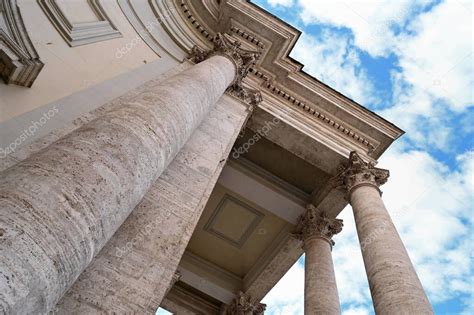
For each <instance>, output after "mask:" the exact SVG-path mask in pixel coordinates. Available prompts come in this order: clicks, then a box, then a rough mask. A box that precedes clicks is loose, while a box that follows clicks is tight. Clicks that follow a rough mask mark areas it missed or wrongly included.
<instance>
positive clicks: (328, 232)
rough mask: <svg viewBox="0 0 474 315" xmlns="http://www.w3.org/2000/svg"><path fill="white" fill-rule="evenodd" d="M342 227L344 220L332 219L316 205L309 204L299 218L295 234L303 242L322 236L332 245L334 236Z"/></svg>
mask: <svg viewBox="0 0 474 315" xmlns="http://www.w3.org/2000/svg"><path fill="white" fill-rule="evenodd" d="M342 227H343V223H342V220H340V219H331V218H329V217H328V216H327V215H326V214H325V213H324V212H323V211H320V210H319V209H317V208H316V207H315V206H314V205H312V204H308V205H307V206H306V212H305V213H304V214H303V215H301V216H300V217H299V219H298V224H297V225H296V230H295V233H294V235H295V236H296V237H297V238H298V239H300V240H302V241H303V242H305V241H307V240H309V239H311V238H314V237H316V238H321V239H323V240H325V241H327V242H328V243H329V244H330V245H331V247H332V246H333V245H334V244H335V243H334V241H333V240H332V237H333V236H334V235H336V234H338V233H339V232H341V231H342Z"/></svg>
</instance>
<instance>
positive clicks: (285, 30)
mask: <svg viewBox="0 0 474 315" xmlns="http://www.w3.org/2000/svg"><path fill="white" fill-rule="evenodd" d="M175 1H176V2H177V3H180V4H181V6H182V8H183V9H185V14H184V15H185V16H186V17H187V21H188V24H189V27H190V28H191V29H193V31H194V33H196V34H198V35H199V34H201V35H203V36H202V37H203V39H204V40H207V41H208V42H210V41H211V39H212V35H213V34H215V33H217V32H229V33H230V34H232V35H233V36H234V37H235V38H237V39H244V40H245V44H246V45H252V46H253V47H254V48H261V47H262V46H263V47H265V48H264V49H263V52H262V56H263V58H262V60H261V61H260V62H259V64H258V65H257V66H256V67H253V68H252V69H251V70H250V71H251V72H252V73H254V74H255V79H257V80H255V79H253V78H248V80H247V82H250V83H252V84H250V85H249V87H250V88H254V89H255V88H258V89H260V90H262V92H263V90H268V91H269V92H270V91H271V93H272V94H273V93H276V94H275V95H277V96H278V97H279V98H282V99H286V102H284V103H285V104H287V106H288V105H290V106H291V104H296V105H297V106H299V107H300V108H301V112H303V114H304V115H305V116H310V117H316V119H317V120H318V121H319V122H321V123H323V124H324V125H325V126H327V127H329V130H332V131H333V132H335V135H336V134H339V135H341V136H342V137H343V138H345V139H346V140H348V141H349V142H347V141H346V144H348V145H349V146H348V147H347V149H345V150H344V151H352V150H355V149H357V150H358V151H363V152H364V154H365V155H368V156H370V157H371V158H373V159H377V158H378V157H379V156H380V155H381V154H382V153H383V152H384V151H385V150H386V149H387V148H388V146H389V145H390V144H391V143H392V142H393V141H394V140H395V139H397V138H398V137H400V136H401V135H402V134H403V131H402V130H401V129H399V128H398V127H396V126H395V125H394V124H392V123H390V122H389V121H387V120H385V119H383V118H382V117H380V116H378V115H376V114H375V113H373V112H371V111H370V110H368V109H366V108H364V107H363V106H361V105H359V104H358V103H356V102H355V101H353V100H351V99H350V98H348V97H346V96H344V95H342V94H341V93H339V92H338V91H336V90H334V89H332V88H331V87H329V86H328V85H326V84H324V83H323V82H321V81H319V80H317V79H316V78H314V77H312V76H311V75H309V74H307V73H306V72H304V71H303V70H302V68H303V65H302V64H301V63H299V62H298V61H296V60H294V59H292V58H291V57H289V53H290V52H291V50H292V49H293V47H294V45H295V43H296V41H297V39H298V37H299V36H300V33H301V32H300V31H298V30H297V29H295V28H294V27H292V26H290V25H289V24H287V23H285V22H284V21H282V20H279V19H278V18H276V17H275V16H273V15H271V14H269V13H268V12H266V11H265V10H263V9H261V8H259V7H258V6H257V5H255V4H252V3H251V2H248V1H245V0H227V1H225V2H222V3H221V4H220V6H219V20H218V21H216V22H214V23H211V22H210V21H208V20H209V19H208V20H206V21H207V22H209V25H211V24H212V25H213V28H209V27H207V26H206V24H205V21H204V20H205V19H204V17H208V16H211V15H212V14H213V13H212V12H210V11H209V8H208V6H206V5H199V6H198V5H194V4H193V3H192V1H190V0H175ZM196 9H198V11H196ZM236 21H238V23H240V25H238V23H236ZM239 26H240V27H239ZM254 33H256V34H258V35H259V36H258V37H257V36H256V35H254ZM266 42H269V43H270V44H269V45H267V44H266ZM246 48H247V47H246ZM280 86H281V87H280ZM274 88H275V89H274ZM287 91H293V93H292V94H290V93H288V92H287ZM304 99H306V100H309V99H310V100H311V103H310V102H308V101H305V100H304ZM288 103H289V104H288ZM310 104H311V105H310ZM336 117H337V119H336ZM336 138H337V136H336ZM339 138H341V137H339ZM346 144H344V147H346ZM347 153H348V152H347Z"/></svg>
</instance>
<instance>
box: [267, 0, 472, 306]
mask: <svg viewBox="0 0 474 315" xmlns="http://www.w3.org/2000/svg"><path fill="white" fill-rule="evenodd" d="M427 3H429V1H417V2H414V1H364V2H360V1H356V2H354V1H351V2H349V1H338V0H335V1H314V0H299V7H300V8H301V9H302V10H301V12H300V17H301V18H302V19H303V21H304V22H305V23H311V24H316V23H323V24H326V25H330V26H333V27H334V26H335V27H344V28H348V29H350V30H351V32H352V34H353V35H354V36H353V39H352V37H351V36H350V35H343V34H344V32H340V31H334V30H333V29H323V31H322V33H321V34H318V35H317V36H318V37H317V38H316V37H314V36H311V35H308V34H305V33H304V34H303V36H302V38H301V39H300V41H299V42H298V43H297V46H296V47H295V50H294V51H293V55H292V56H293V57H294V58H295V59H297V60H299V61H301V62H302V63H303V64H305V70H306V71H307V72H309V73H311V74H313V75H315V76H316V77H317V78H318V79H321V80H322V81H323V82H325V83H327V84H329V85H330V86H332V87H334V88H335V89H337V90H339V91H341V92H343V93H345V94H347V95H348V96H350V97H352V98H354V99H355V100H357V101H359V102H362V104H370V103H373V102H376V101H377V97H376V94H375V90H374V86H373V85H372V82H371V81H370V80H369V78H368V77H367V75H366V73H364V72H363V71H360V69H361V63H360V60H359V55H358V52H357V50H355V49H354V47H358V48H360V49H362V50H364V51H367V52H368V53H369V54H371V55H372V56H387V55H388V54H393V55H394V56H395V57H396V58H397V60H398V67H397V68H396V69H393V70H392V73H391V75H392V83H393V98H392V100H387V103H390V102H391V104H393V105H390V106H389V108H387V109H385V110H383V111H382V113H381V114H382V115H383V116H384V117H387V118H388V119H390V120H391V121H393V122H395V123H396V124H397V125H400V126H401V127H402V128H403V129H405V130H406V131H407V137H408V138H409V139H411V140H412V142H414V143H415V145H416V147H418V148H420V149H418V150H414V149H408V148H409V147H408V145H407V143H406V142H403V141H402V142H398V143H396V144H395V146H394V147H392V148H391V149H390V150H389V151H388V152H386V153H385V155H384V156H383V157H382V159H381V163H380V167H386V168H388V169H390V171H391V178H390V180H389V181H388V183H387V184H386V185H385V186H384V187H382V190H383V191H384V195H383V199H384V201H385V203H386V205H387V208H388V210H389V212H390V213H391V215H392V218H393V221H394V223H395V225H396V226H397V229H398V231H399V233H400V235H401V237H402V239H403V241H404V244H405V246H406V247H407V250H408V252H409V254H410V257H411V259H412V261H413V263H414V265H415V268H416V270H417V272H418V275H419V277H420V279H421V281H422V283H423V285H424V287H425V289H426V291H427V293H428V295H429V298H430V299H431V301H432V302H433V303H440V302H443V301H448V300H450V299H452V298H456V297H459V296H460V295H470V296H471V299H472V297H473V292H472V289H473V288H472V282H473V272H472V270H473V268H472V266H471V255H472V253H471V252H472V243H473V241H474V240H473V239H472V236H471V234H472V225H473V220H474V219H473V218H474V213H473V210H474V209H473V206H474V199H473V198H474V197H473V196H474V191H473V189H474V182H473V178H474V155H473V153H472V151H471V152H466V153H461V154H460V153H457V154H458V155H457V157H456V161H457V165H456V167H457V168H456V169H452V168H451V169H450V168H449V167H448V166H447V165H446V164H444V163H442V162H440V161H438V160H436V159H435V158H434V157H433V156H432V155H430V153H429V152H430V150H431V148H433V147H436V148H438V149H442V150H446V151H448V150H450V149H452V148H451V145H450V144H451V141H452V140H453V139H452V137H455V136H459V135H460V134H462V133H468V132H469V130H471V131H472V117H471V118H470V119H469V118H466V119H465V120H463V121H461V122H459V125H460V126H452V125H451V122H450V119H451V118H452V117H453V116H452V114H453V112H455V113H457V114H460V113H465V111H466V109H467V108H469V107H471V106H472V105H473V99H472V91H473V90H474V79H473V76H472V73H474V63H473V54H472V53H473V52H472V30H471V24H472V21H473V17H472V12H473V4H472V2H465V1H459V0H445V1H443V2H441V3H440V4H436V5H434V6H433V8H431V9H430V10H429V11H428V12H421V13H420V12H419V10H420V9H421V8H422V7H423V6H425V5H426V4H427ZM402 27H403V28H402ZM456 128H457V129H456ZM454 131H456V133H455V132H454ZM341 218H342V219H344V225H345V227H344V230H343V232H342V233H341V234H340V235H337V236H336V237H335V240H336V246H335V248H334V250H333V258H334V263H335V269H336V270H335V272H336V279H337V283H338V287H339V295H340V299H341V303H342V304H343V305H344V308H345V310H344V314H367V313H373V308H372V306H371V298H370V292H369V290H368V284H367V279H366V275H365V270H364V266H363V261H362V255H361V253H360V248H359V244H358V240H357V234H356V230H355V223H354V218H353V215H352V210H351V209H350V207H348V209H345V210H344V211H343V212H342V214H341ZM293 268H299V269H298V270H299V271H298V277H295V276H294V274H291V273H289V275H288V277H291V278H292V279H291V280H290V279H288V280H285V279H287V276H285V277H284V278H283V280H282V283H285V284H284V285H280V284H278V285H277V286H276V287H275V288H274V289H273V291H271V293H270V294H269V297H272V296H275V297H276V296H279V297H280V298H279V299H276V298H275V299H272V300H271V301H272V302H273V303H275V304H278V303H280V304H278V307H277V308H276V309H277V310H283V309H284V308H285V306H287V307H288V308H289V309H297V310H301V309H298V307H302V305H303V298H302V295H303V287H304V277H303V276H302V274H301V272H302V271H303V269H302V267H301V266H296V267H293ZM290 272H291V271H290ZM285 281H292V282H291V283H292V284H291V292H298V294H299V295H300V296H301V297H300V299H299V301H300V302H298V299H296V297H295V296H296V295H294V294H293V293H292V294H293V295H292V296H293V297H292V298H286V296H287V295H286V294H287V293H288V292H289V291H290V290H288V289H287V288H288V287H289V285H288V282H285ZM297 281H298V283H299V286H298V283H297ZM274 291H275V292H274ZM471 299H466V300H465V301H464V302H465V303H466V305H465V308H466V314H472V313H474V309H473V307H474V305H472V301H471ZM298 303H300V304H299V305H298ZM269 306H271V304H270V302H269ZM294 313H295V314H299V313H301V312H294ZM269 314H283V313H281V312H280V313H279V312H278V311H276V312H274V313H271V312H270V313H269Z"/></svg>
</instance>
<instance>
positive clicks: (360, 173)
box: [331, 151, 390, 199]
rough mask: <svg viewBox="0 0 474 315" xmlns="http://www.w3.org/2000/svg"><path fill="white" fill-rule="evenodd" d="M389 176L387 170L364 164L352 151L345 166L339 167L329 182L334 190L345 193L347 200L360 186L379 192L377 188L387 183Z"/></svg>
mask: <svg viewBox="0 0 474 315" xmlns="http://www.w3.org/2000/svg"><path fill="white" fill-rule="evenodd" d="M389 176H390V172H389V171H388V170H386V169H382V168H377V167H375V164H374V163H367V162H365V161H364V160H362V158H361V157H360V156H359V155H358V154H357V152H356V151H352V152H351V153H350V155H349V162H348V163H347V165H346V166H342V167H340V169H339V173H338V174H337V175H336V176H335V177H333V178H332V179H331V180H332V181H333V183H334V188H339V189H343V190H345V191H346V192H347V198H348V199H349V196H350V194H351V192H352V191H353V190H354V189H355V188H356V187H360V186H367V185H369V186H373V187H375V188H377V189H378V190H379V192H380V189H379V187H380V186H382V185H383V184H385V183H386V182H387V180H388V177H389ZM380 194H381V192H380Z"/></svg>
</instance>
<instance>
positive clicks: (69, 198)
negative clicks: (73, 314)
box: [0, 56, 236, 313]
mask: <svg viewBox="0 0 474 315" xmlns="http://www.w3.org/2000/svg"><path fill="white" fill-rule="evenodd" d="M235 71H236V69H235V66H234V63H233V62H232V61H231V60H230V59H228V58H227V57H222V56H213V57H210V58H209V59H208V60H206V61H203V62H201V63H200V64H198V65H196V66H193V67H192V68H190V69H188V70H186V71H184V72H182V73H180V74H178V75H176V76H174V77H172V78H169V79H168V80H166V81H165V82H163V83H161V84H159V85H157V86H150V87H149V89H148V90H147V91H145V92H144V93H141V94H140V95H137V96H136V98H135V99H134V100H133V101H131V102H128V103H126V104H119V105H118V106H117V107H115V108H114V109H113V110H111V111H109V112H107V113H105V114H104V115H103V116H101V117H100V118H98V119H96V120H93V121H91V122H90V123H88V124H86V125H84V126H83V127H81V128H80V129H78V130H76V131H74V132H72V133H71V134H69V135H67V136H66V137H64V138H62V139H60V140H59V141H57V142H55V143H53V144H52V145H50V146H49V147H47V148H46V149H45V150H42V151H40V152H38V153H37V154H34V155H33V156H31V157H30V158H28V159H26V160H24V161H23V162H21V163H19V164H17V165H15V166H14V167H11V168H9V169H7V170H6V171H4V172H3V173H2V174H1V176H0V197H1V199H0V231H1V234H2V235H1V236H0V237H1V238H0V272H1V273H2V277H5V278H6V279H7V281H3V279H2V281H1V282H0V312H5V313H45V312H47V311H48V310H49V309H51V307H52V306H54V305H55V303H56V302H57V301H58V299H59V298H60V297H61V296H62V294H63V293H64V292H65V290H66V289H67V288H68V287H70V286H71V285H72V284H73V282H74V281H75V280H76V279H77V277H78V276H79V274H80V273H81V271H82V270H83V269H84V268H85V267H86V266H87V265H88V264H89V263H90V261H91V260H92V258H93V257H94V256H95V255H96V254H97V253H98V252H99V251H100V249H101V248H102V247H103V246H104V245H105V243H106V242H107V240H108V239H109V238H110V237H111V236H112V235H113V234H114V232H115V231H116V230H117V228H118V227H119V226H120V225H121V224H122V222H123V221H124V220H125V219H126V218H127V216H128V215H129V214H130V212H131V211H132V210H133V208H134V207H135V206H136V205H137V204H138V203H139V202H140V200H141V199H142V197H143V196H144V194H145V193H146V192H147V190H148V189H149V188H150V186H151V185H152V184H153V183H154V182H155V180H156V179H157V178H158V176H159V175H160V174H161V173H162V172H163V170H164V169H165V168H166V166H167V165H168V164H169V163H170V162H171V161H172V159H173V158H174V157H175V155H176V154H177V153H178V152H179V150H180V149H181V147H182V146H183V145H184V143H185V142H186V141H187V140H188V138H189V137H190V135H191V134H192V133H193V131H194V130H195V128H196V127H197V126H198V125H199V123H200V122H201V121H202V119H203V118H204V117H205V116H206V114H207V112H208V111H209V110H210V109H211V108H212V106H213V105H214V104H215V103H216V101H217V100H218V99H219V98H220V97H221V96H222V94H223V93H224V91H225V89H226V88H227V87H228V85H229V84H230V83H231V82H232V81H233V79H234V77H235ZM31 187H36V188H37V187H40V191H39V192H38V189H35V190H32V189H31ZM33 191H34V192H33Z"/></svg>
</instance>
